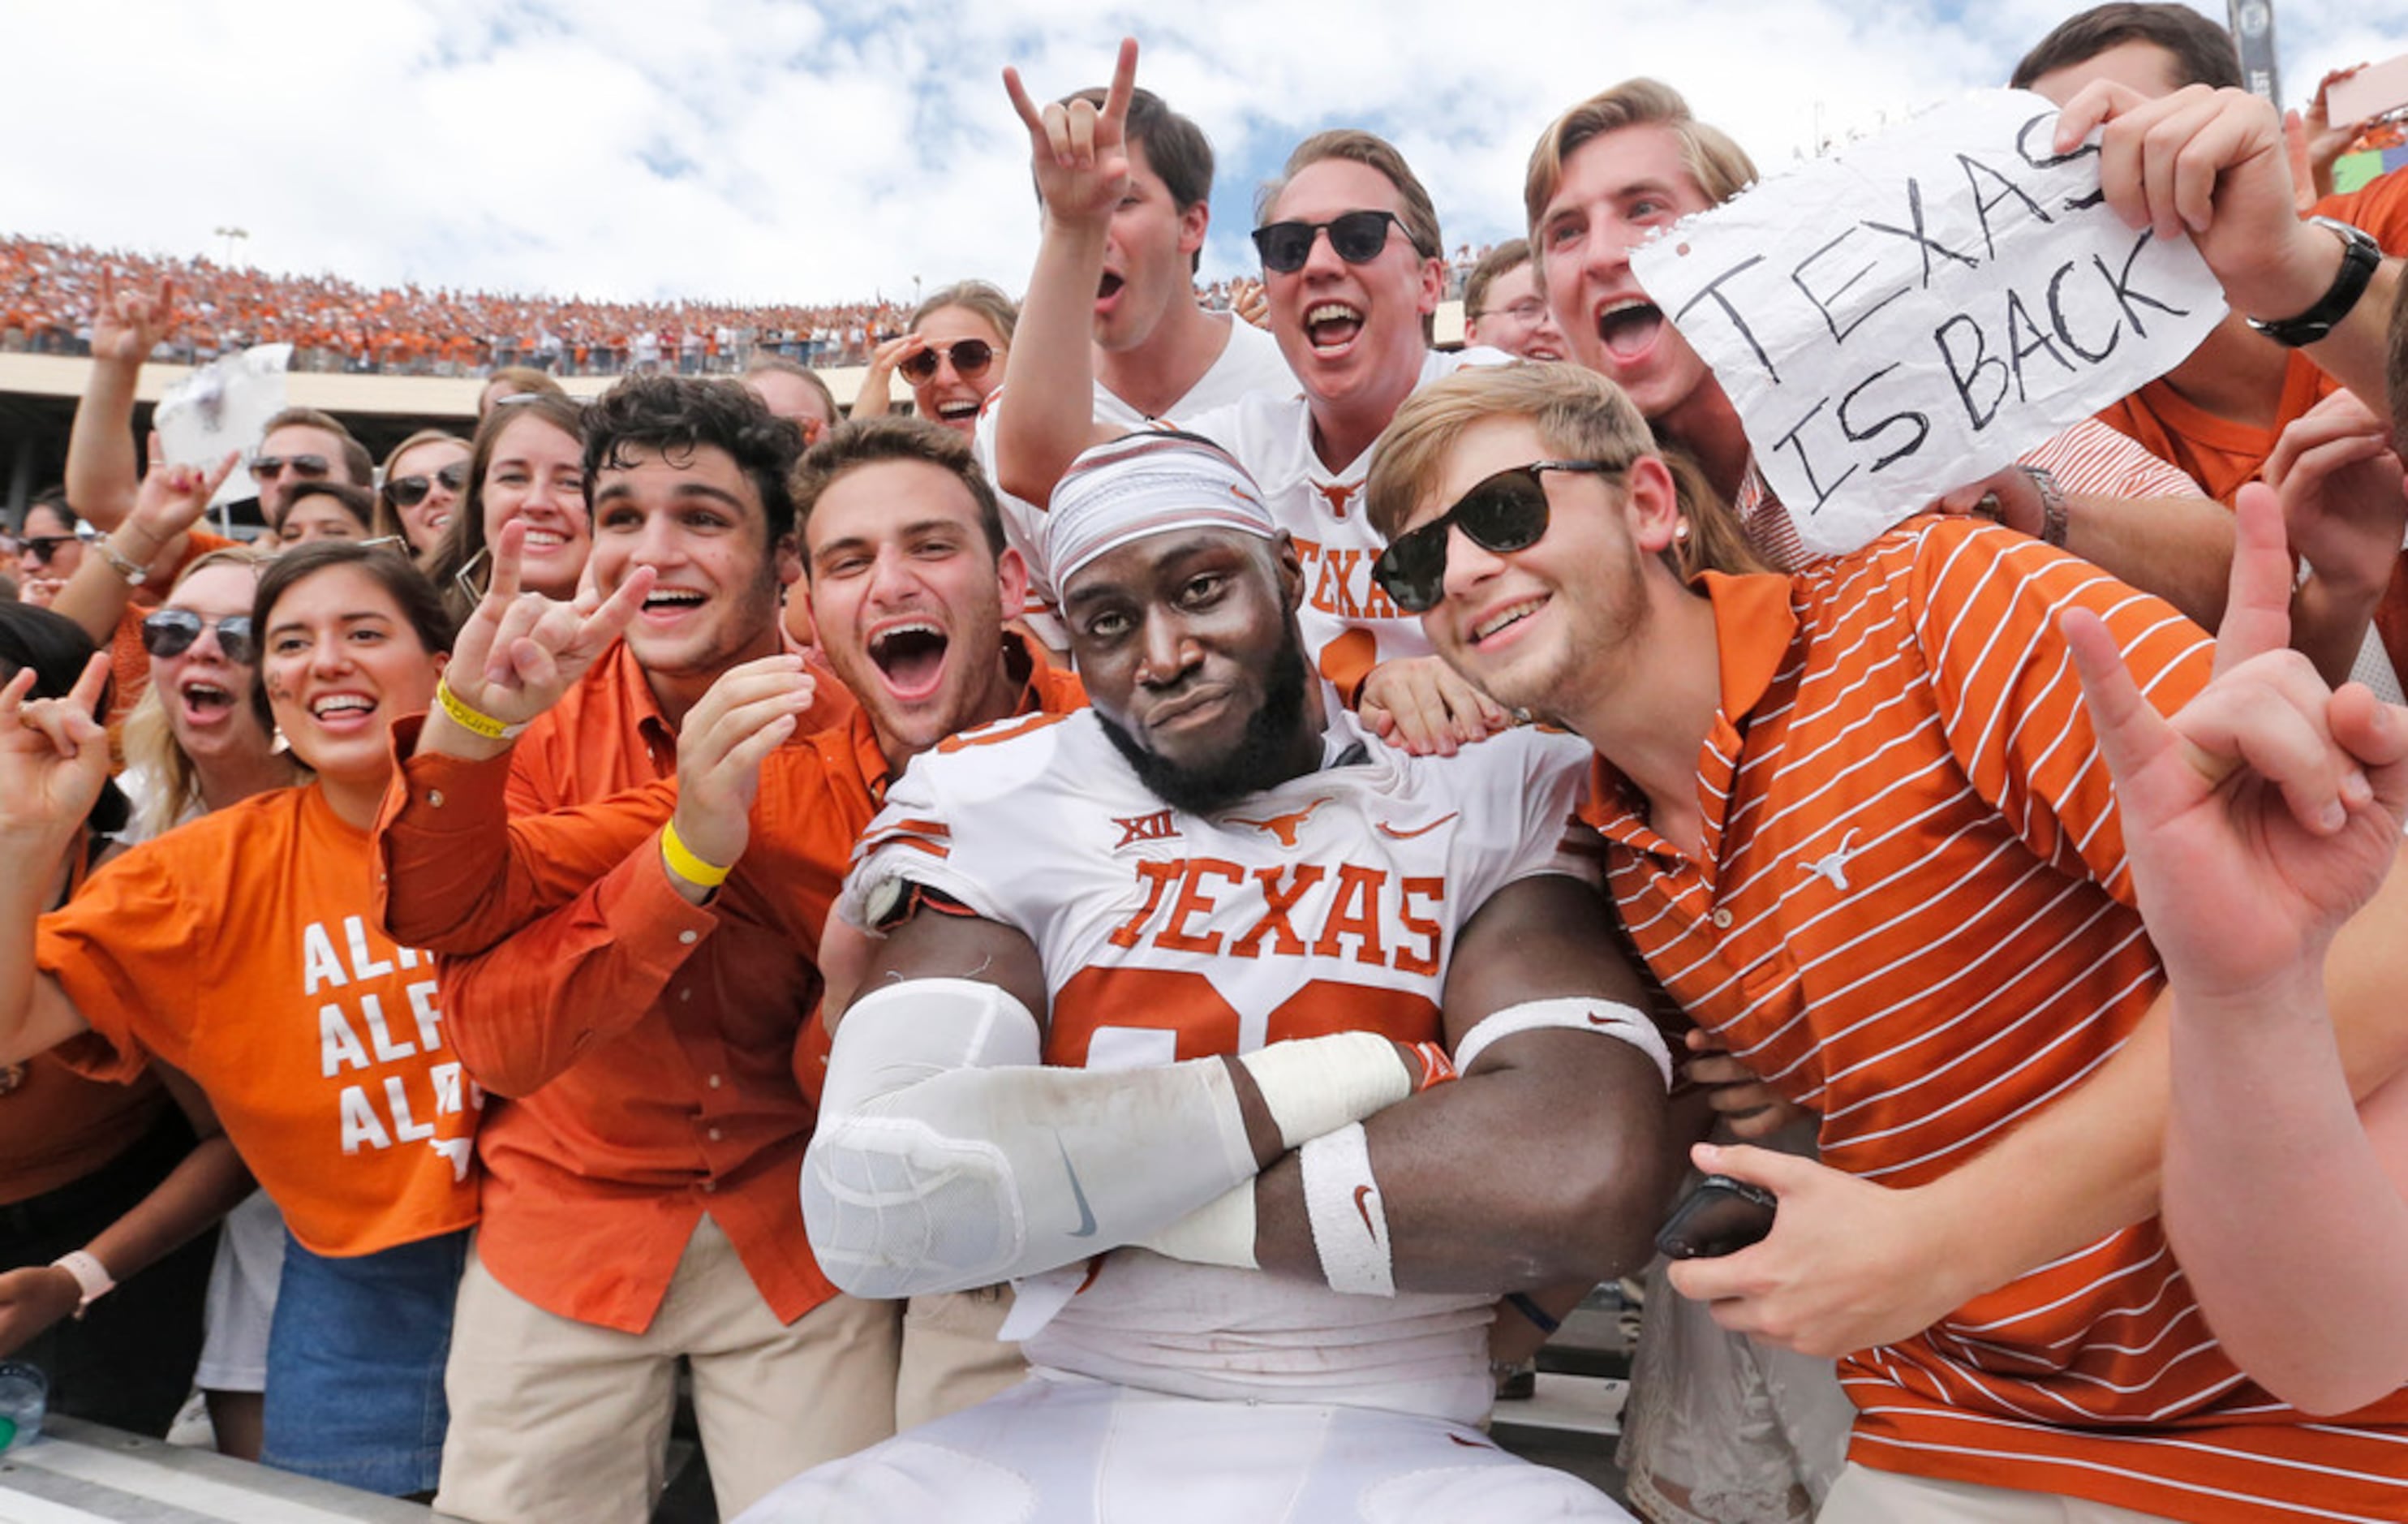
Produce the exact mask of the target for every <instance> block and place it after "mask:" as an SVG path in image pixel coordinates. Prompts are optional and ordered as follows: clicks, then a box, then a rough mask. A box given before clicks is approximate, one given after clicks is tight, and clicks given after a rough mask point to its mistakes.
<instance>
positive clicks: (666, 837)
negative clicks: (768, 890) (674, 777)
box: [661, 820, 735, 889]
mask: <svg viewBox="0 0 2408 1524" xmlns="http://www.w3.org/2000/svg"><path fill="white" fill-rule="evenodd" d="M661 861H662V862H664V863H666V864H667V865H668V870H669V871H670V872H672V873H675V874H676V875H677V876H678V877H680V878H681V879H683V880H685V881H686V882H687V883H688V884H695V885H696V886H697V887H700V888H704V889H716V888H718V887H719V886H720V885H721V884H724V883H726V882H727V875H728V874H730V873H732V872H734V871H735V869H733V868H732V867H730V868H722V867H720V866H719V865H718V864H717V863H707V862H704V861H703V860H702V859H701V858H700V857H697V856H695V855H694V848H692V847H690V846H687V845H686V844H685V843H684V842H683V841H680V840H679V839H678V833H677V822H676V821H675V820H671V821H668V822H667V823H666V824H665V825H663V826H662V827H661Z"/></svg>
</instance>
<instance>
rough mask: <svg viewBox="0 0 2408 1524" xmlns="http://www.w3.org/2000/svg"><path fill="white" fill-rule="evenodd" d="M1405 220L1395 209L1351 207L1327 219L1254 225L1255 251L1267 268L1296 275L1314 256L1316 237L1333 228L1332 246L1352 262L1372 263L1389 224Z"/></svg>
mask: <svg viewBox="0 0 2408 1524" xmlns="http://www.w3.org/2000/svg"><path fill="white" fill-rule="evenodd" d="M1389 223H1396V224H1397V225H1398V227H1402V226H1404V225H1405V224H1404V223H1402V222H1401V221H1400V220H1399V219H1398V216H1397V214H1396V213H1395V212H1393V211H1350V212H1346V213H1344V214H1342V215H1340V216H1337V217H1333V218H1331V219H1330V220H1329V221H1328V222H1326V223H1267V224H1265V225H1264V226H1262V227H1258V228H1256V229H1254V252H1256V253H1259V254H1261V255H1262V256H1263V268H1265V269H1267V270H1277V271H1278V272H1279V273H1280V274H1282V275H1294V274H1295V273H1296V272H1297V271H1298V270H1300V269H1302V268H1304V262H1305V261H1306V260H1308V259H1311V258H1312V240H1313V239H1315V238H1317V237H1320V236H1321V233H1322V230H1323V229H1325V228H1326V229H1327V230H1328V232H1329V247H1330V248H1332V249H1334V250H1336V251H1337V252H1338V257H1339V258H1340V259H1342V260H1344V261H1345V262H1346V263H1347V264H1349V265H1368V264H1369V263H1370V262H1371V261H1372V260H1375V259H1377V258H1379V257H1380V251H1381V250H1383V249H1385V248H1386V247H1387V246H1388V224H1389Z"/></svg>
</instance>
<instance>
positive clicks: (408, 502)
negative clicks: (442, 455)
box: [384, 460, 468, 508]
mask: <svg viewBox="0 0 2408 1524" xmlns="http://www.w3.org/2000/svg"><path fill="white" fill-rule="evenodd" d="M467 481H468V463H467V462H466V461H465V460H455V461H453V462H452V464H451V465H449V466H446V467H443V468H442V469H441V470H438V471H437V472H436V473H435V475H434V476H433V477H431V478H430V477H427V476H424V475H419V476H396V477H394V479H393V480H392V481H390V482H386V483H385V484H384V491H385V496H388V497H390V498H392V499H393V501H394V506H395V507H396V508H416V507H417V506H418V505H419V504H421V503H423V502H424V501H426V495H427V494H428V493H430V492H433V491H434V490H435V484H436V483H437V482H441V483H442V484H443V490H444V491H446V492H449V493H454V494H456V493H458V492H459V490H460V489H461V488H462V487H463V486H465V485H466V484H467Z"/></svg>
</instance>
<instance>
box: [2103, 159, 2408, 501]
mask: <svg viewBox="0 0 2408 1524" xmlns="http://www.w3.org/2000/svg"><path fill="white" fill-rule="evenodd" d="M2315 209H2316V214H2317V215H2318V216H2322V217H2333V218H2338V219H2339V220H2341V221H2342V222H2344V223H2350V224H2352V225H2353V226H2357V227H2361V228H2364V229H2365V230H2366V231H2367V232H2368V233H2370V234H2372V235H2373V237H2374V241H2375V242H2377V243H2379V244H2381V245H2382V246H2383V252H2385V253H2386V254H2390V255H2393V256H2395V257H2396V256H2399V255H2402V254H2408V173H2401V172H2397V171H2395V172H2394V173H2391V174H2388V175H2381V176H2377V177H2376V178H2375V179H2373V180H2369V181H2368V182H2367V183H2366V184H2364V185H2362V186H2360V187H2359V188H2358V189H2357V190H2355V191H2352V192H2350V193H2348V194H2345V195H2329V196H2327V197H2325V198H2324V199H2323V200H2322V201H2319V202H2317V203H2316V208H2315ZM2340 389H2341V383H2340V382H2338V381H2334V380H2333V379H2332V378H2331V377H2330V376H2328V375H2326V374H2325V373H2324V372H2323V371H2322V370H2319V369H2317V368H2316V363H2315V361H2314V360H2311V359H2309V358H2308V357H2307V355H2306V354H2305V353H2304V352H2300V351H2298V350H2294V351H2292V352H2291V356H2290V366H2289V368H2288V369H2287V370H2286V371H2285V372H2284V376H2283V396H2282V401H2281V403H2280V404H2279V405H2278V406H2277V407H2276V409H2275V411H2274V422H2273V424H2272V427H2269V428H2259V427H2257V426H2256V425H2255V424H2243V423H2236V422H2234V421H2233V420H2231V419H2229V418H2219V417H2217V416H2216V415H2215V414H2214V413H2212V412H2208V411H2207V410H2204V409H2201V408H2198V407H2194V406H2193V405H2192V404H2190V403H2188V402H2186V401H2185V400H2183V397H2182V395H2181V394H2180V393H2178V392H2176V391H2175V390H2174V389H2173V387H2172V386H2171V384H2169V383H2168V382H2167V381H2164V380H2162V379H2160V380H2157V381H2151V382H2149V383H2148V384H2147V385H2146V386H2143V387H2142V388H2141V389H2140V390H2139V391H2137V392H2135V393H2133V394H2132V395H2129V396H2128V397H2126V398H2124V399H2123V400H2122V401H2120V402H2118V403H2116V404H2114V406H2113V407H2110V408H2107V409H2105V410H2102V411H2100V414H2099V420H2100V422H2101V423H2103V424H2106V425H2107V426H2108V427H2110V428H2113V429H2115V430H2116V431H2118V432H2119V433H2123V434H2126V435H2128V436H2130V437H2131V438H2132V439H2135V440H2137V441H2139V443H2140V444H2141V445H2142V447H2143V448H2144V449H2146V450H2147V451H2148V452H2149V453H2151V454H2153V455H2156V456H2157V457H2158V458H2159V459H2161V460H2165V461H2170V462H2171V463H2172V464H2173V465H2176V466H2179V467H2182V468H2183V469H2184V470H2185V471H2186V472H2188V473H2189V475H2190V478H2191V480H2192V481H2194V482H2198V483H2199V484H2200V487H2201V488H2202V489H2204V490H2205V491H2206V493H2207V495H2208V496H2211V497H2214V498H2215V499H2216V500H2217V501H2219V502H2223V503H2228V504H2229V503H2230V502H2231V501H2232V495H2233V494H2234V493H2236V492H2239V491H2240V490H2241V489H2242V487H2243V486H2244V485H2246V484H2247V483H2249V482H2255V481H2257V473H2258V472H2259V471H2260V470H2262V469H2263V468H2264V467H2265V465H2266V457H2267V456H2268V455H2270V454H2272V453H2274V441H2275V440H2276V439H2279V438H2281V436H2282V433H2283V430H2285V429H2286V428H2288V427H2289V426H2290V425H2291V423H2292V421H2293V420H2294V419H2296V418H2298V417H2299V416H2300V414H2301V413H2303V412H2306V411H2307V410H2309V409H2310V408H2313V407H2315V405H2316V404H2317V403H2319V402H2321V401H2323V400H2324V399H2325V398H2326V397H2328V396H2329V395H2332V394H2333V393H2334V392H2336V391H2339V390H2340Z"/></svg>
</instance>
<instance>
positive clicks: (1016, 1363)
mask: <svg viewBox="0 0 2408 1524" xmlns="http://www.w3.org/2000/svg"><path fill="white" fill-rule="evenodd" d="M909 1307H910V1311H908V1312H906V1313H905V1314H904V1315H903V1362H902V1370H901V1371H900V1372H899V1373H898V1374H897V1375H896V1383H895V1428H896V1431H897V1432H900V1431H903V1430H906V1429H910V1428H911V1427H912V1426H914V1425H915V1424H924V1423H926V1422H927V1421H928V1420H929V1419H931V1418H941V1417H943V1416H946V1415H947V1414H949V1413H959V1412H960V1411H961V1410H962V1409H964V1408H966V1407H970V1406H973V1405H975V1404H977V1403H980V1402H985V1401H986V1400H987V1399H988V1398H990V1397H993V1396H994V1395H995V1394H996V1393H997V1392H999V1391H1004V1390H1007V1389H1009V1388H1010V1387H1016V1386H1018V1385H1019V1384H1020V1381H1021V1378H1022V1377H1024V1376H1025V1375H1027V1374H1028V1362H1027V1361H1026V1360H1025V1359H1021V1356H1020V1346H1019V1345H1018V1344H1004V1343H1002V1342H1001V1341H999V1340H997V1339H996V1336H995V1335H996V1330H998V1329H1000V1328H1002V1327H1003V1319H1004V1316H1005V1315H1006V1314H1007V1313H1010V1312H1011V1287H993V1288H991V1289H988V1290H982V1291H953V1292H947V1293H945V1294H943V1295H940V1296H927V1297H913V1298H912V1299H911V1301H910V1303H909Z"/></svg>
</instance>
